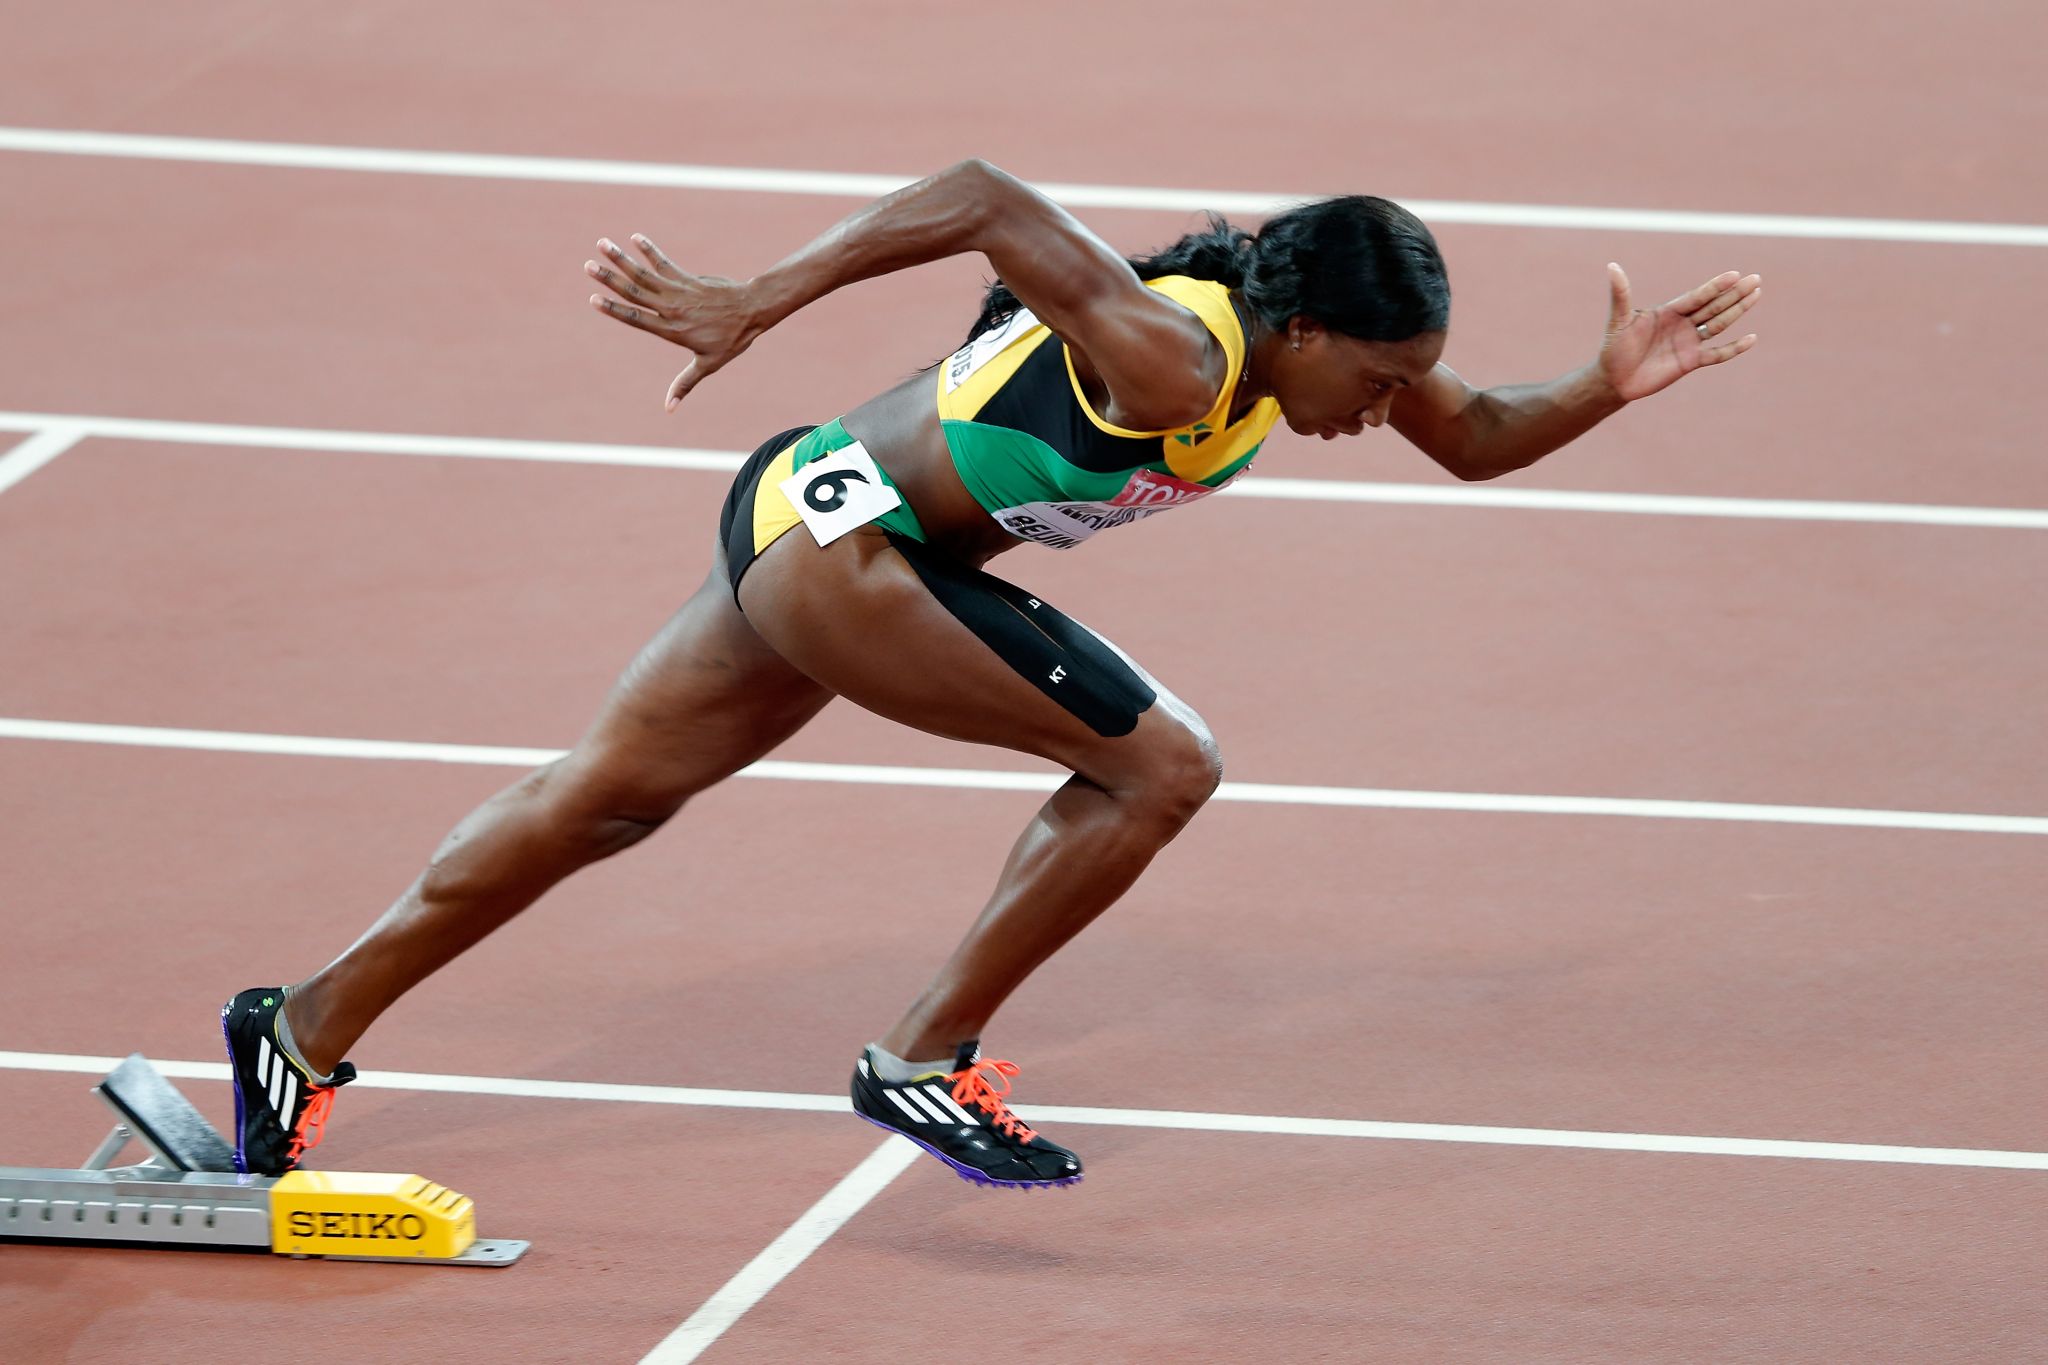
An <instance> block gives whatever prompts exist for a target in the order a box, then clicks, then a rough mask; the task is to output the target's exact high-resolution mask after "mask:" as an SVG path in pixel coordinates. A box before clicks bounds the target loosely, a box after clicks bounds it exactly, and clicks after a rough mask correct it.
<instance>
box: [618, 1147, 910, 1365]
mask: <svg viewBox="0 0 2048 1365" xmlns="http://www.w3.org/2000/svg"><path fill="white" fill-rule="evenodd" d="M918 1156H919V1152H918V1150H917V1148H916V1147H914V1146H912V1145H911V1143H910V1140H909V1139H908V1138H902V1139H898V1138H889V1139H887V1140H885V1141H884V1142H883V1143H882V1145H881V1146H879V1147H877V1148H875V1150H874V1151H872V1152H870V1153H868V1156H867V1159H866V1160H865V1161H863V1162H861V1163H860V1165H858V1166H856V1167H854V1168H853V1169H852V1170H851V1171H849V1172H847V1174H846V1178H845V1179H844V1180H841V1181H840V1182H839V1183H838V1184H837V1185H834V1186H833V1187H832V1188H831V1189H830V1190H828V1191H827V1192H826V1194H825V1197H824V1198H823V1199H820V1200H819V1201H818V1202H817V1203H815V1204H813V1205H811V1207H810V1209H809V1210H808V1211H806V1212H805V1214H804V1216H803V1217H801V1218H799V1219H797V1220H796V1221H795V1222H794V1223H792V1224H790V1225H789V1227H788V1228H787V1229H785V1230H784V1232H783V1234H782V1235H781V1236H780V1237H777V1238H776V1239H775V1240H774V1241H772V1242H770V1243H769V1244H768V1245H767V1246H766V1247H765V1248H763V1249H762V1252H761V1254H760V1255H758V1256H756V1257H755V1258H754V1259H753V1260H751V1261H749V1262H747V1263H746V1265H744V1266H742V1267H741V1268H740V1272H739V1273H738V1274H737V1275H734V1276H733V1277H732V1278H731V1279H730V1280H727V1281H726V1282H725V1287H724V1288H722V1289H720V1290H719V1291H718V1292H717V1293H716V1294H713V1295H712V1296H711V1297H710V1298H708V1299H706V1300H705V1301H704V1306H703V1307H701V1308H699V1309H698V1310H697V1311H696V1312H694V1313H692V1314H690V1316H689V1317H688V1318H686V1319H685V1320H684V1322H683V1325H682V1326H680V1327H678V1328H676V1330H675V1331H673V1332H671V1333H669V1334H668V1336H666V1337H664V1338H663V1339H662V1341H661V1343H660V1344H659V1345H657V1346H656V1347H655V1348H654V1349H653V1350H651V1351H649V1352H648V1353H647V1354H646V1355H644V1356H642V1357H641V1358H640V1359H641V1365H648V1363H649V1362H652V1363H653V1365H685V1362H688V1361H692V1360H695V1359H696V1358H697V1357H698V1356H700V1355H702V1354H703V1353H704V1351H705V1349H706V1348H707V1347H709V1346H710V1345H711V1343H713V1342H714V1341H717V1340H718V1339H719V1338H720V1337H722V1336H724V1335H725V1332H726V1329H727V1328H729V1327H731V1326H732V1325H733V1324H734V1323H736V1322H738V1321H739V1320H740V1319H741V1318H742V1317H743V1316H745V1314H746V1312H747V1310H748V1309H750V1308H752V1307H753V1306H754V1305H755V1304H757V1303H759V1302H760V1301H761V1300H762V1298H763V1297H764V1296H765V1295H766V1294H767V1293H768V1291H769V1290H771V1289H773V1288H774V1287H775V1286H776V1285H778V1284H781V1283H782V1282H783V1280H785V1279H787V1278H788V1277H789V1273H790V1272H791V1271H792V1270H795V1269H796V1268H797V1267H798V1266H800V1265H802V1264H803V1263H804V1258H805V1257H807V1256H809V1255H810V1254H811V1253H812V1252H814V1251H816V1250H817V1249H818V1248H819V1247H821V1246H823V1245H824V1244H825V1241H826V1239H827V1238H829V1237H831V1235H832V1234H833V1233H835V1232H837V1231H839V1229H840V1228H842V1227H844V1226H845V1225H846V1220H847V1219H849V1218H851V1217H853V1215H855V1214H856V1213H859V1212H860V1211H861V1210H862V1209H863V1208H865V1207H866V1206H867V1203H868V1201H869V1200H871V1199H873V1198H874V1197H875V1196H876V1195H878V1194H880V1193H881V1192H882V1191H883V1190H884V1189H886V1188H888V1185H889V1182H890V1181H892V1180H894V1179H895V1178H896V1177H897V1176H899V1175H901V1174H903V1172H904V1171H905V1170H907V1169H908V1168H909V1166H910V1163H911V1162H913V1161H915V1160H917V1158H918Z"/></svg>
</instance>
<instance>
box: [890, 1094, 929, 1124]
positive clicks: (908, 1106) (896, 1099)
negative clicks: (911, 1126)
mask: <svg viewBox="0 0 2048 1365" xmlns="http://www.w3.org/2000/svg"><path fill="white" fill-rule="evenodd" d="M882 1093H883V1094H884V1095H887V1096H888V1097H889V1100H890V1102H891V1103H893V1104H894V1105H895V1106H896V1107H897V1108H898V1109H901V1110H902V1111H903V1112H904V1113H905V1114H908V1115H909V1116H910V1121H911V1122H912V1123H929V1122H931V1120H930V1118H929V1117H928V1116H927V1115H926V1114H925V1112H924V1110H922V1109H919V1108H918V1107H917V1106H915V1105H913V1104H912V1103H911V1102H910V1101H909V1100H906V1099H904V1098H903V1092H902V1091H901V1090H888V1089H884V1090H883V1091H882Z"/></svg>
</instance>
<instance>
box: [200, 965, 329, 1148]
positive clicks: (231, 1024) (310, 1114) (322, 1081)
mask: <svg viewBox="0 0 2048 1365" xmlns="http://www.w3.org/2000/svg"><path fill="white" fill-rule="evenodd" d="M283 1004H284V987H282V986H267V987H266V986H258V987H256V988H254V989H252V990H246V991H242V992H241V993H240V994H238V995H236V996H235V997H234V998H233V999H232V1000H229V1001H228V1002H227V1004H225V1005H222V1006H221V1009H220V1031H221V1034H222V1036H223V1037H225V1038H226V1040H227V1045H228V1070H229V1072H230V1074H231V1075H232V1076H233V1078H234V1082H235V1169H236V1170H238V1171H241V1172H243V1173H245V1174H249V1175H283V1174H284V1173H285V1172H286V1171H289V1170H292V1169H294V1168H295V1167H297V1166H298V1164H299V1158H300V1157H301V1156H303V1155H304V1154H305V1152H306V1150H307V1149H308V1148H310V1147H314V1146H316V1145H318V1143H319V1141H320V1138H321V1135H322V1132H323V1130H324V1128H325V1126H326V1123H327V1111H328V1110H329V1109H331V1108H333V1106H334V1090H335V1087H336V1086H341V1085H346V1084H348V1083H349V1082H350V1081H352V1080H354V1079H355V1076H356V1069H355V1068H354V1067H352V1066H350V1065H349V1064H348V1063H347V1062H340V1063H337V1064H336V1065H335V1067H334V1070H333V1072H332V1073H331V1074H330V1075H327V1076H324V1077H323V1076H320V1075H317V1074H315V1073H312V1072H309V1071H307V1070H306V1069H305V1068H304V1067H303V1066H301V1065H299V1063H298V1062H296V1061H294V1060H293V1059H292V1058H291V1057H290V1056H289V1055H287V1054H286V1052H285V1050H284V1048H283V1047H282V1046H280V1045H279V1043H278V1041H277V1019H278V1014H279V1012H280V1010H281V1009H282V1006H283Z"/></svg>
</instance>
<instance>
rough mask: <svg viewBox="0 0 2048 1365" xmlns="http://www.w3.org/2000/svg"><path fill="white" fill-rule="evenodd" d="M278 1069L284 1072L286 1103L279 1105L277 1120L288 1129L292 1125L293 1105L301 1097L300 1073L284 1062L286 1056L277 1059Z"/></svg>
mask: <svg viewBox="0 0 2048 1365" xmlns="http://www.w3.org/2000/svg"><path fill="white" fill-rule="evenodd" d="M277 1069H278V1070H279V1071H282V1072H283V1073H284V1103H283V1104H280V1105H279V1106H277V1121H278V1122H279V1123H280V1124H282V1125H283V1126H284V1127H285V1129H286V1130H287V1131H289V1130H290V1128H291V1126H292V1105H294V1104H295V1103H297V1102H298V1098H299V1073H298V1072H296V1071H294V1070H292V1069H291V1068H290V1067H288V1066H286V1065H285V1064H284V1058H282V1057H280V1058H278V1059H277Z"/></svg>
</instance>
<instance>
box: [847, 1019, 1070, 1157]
mask: <svg viewBox="0 0 2048 1365" xmlns="http://www.w3.org/2000/svg"><path fill="white" fill-rule="evenodd" d="M953 1066H954V1069H953V1070H952V1071H951V1072H946V1071H938V1070H934V1071H929V1072H926V1073H924V1074H923V1075H920V1076H916V1077H913V1078H912V1079H910V1080H908V1081H903V1082H891V1081H885V1080H883V1079H882V1076H881V1072H880V1071H879V1070H878V1068H877V1065H876V1059H875V1055H874V1049H873V1048H872V1047H870V1048H868V1049H867V1050H866V1051H864V1052H862V1053H861V1057H860V1061H859V1062H857V1063H856V1064H855V1065H854V1068H853V1112H854V1113H856V1114H859V1115H860V1116H861V1117H862V1118H864V1119H866V1120H867V1121H868V1122H869V1123H872V1124H874V1125H876V1126H877V1127H880V1128H887V1129H888V1130H889V1131H890V1132H892V1133H901V1134H902V1135H903V1136H905V1137H907V1138H909V1139H910V1140H911V1141H912V1142H915V1143H916V1144H917V1145H918V1146H920V1147H922V1148H924V1149H925V1150H926V1151H927V1152H930V1153H931V1154H932V1155H933V1156H935V1157H937V1158H938V1159H939V1160H941V1161H943V1162H945V1163H946V1164H947V1165H948V1166H951V1167H952V1168H953V1169H954V1171H956V1172H957V1173H958V1174H959V1176H960V1178H961V1179H962V1180H967V1181H972V1182H973V1183H975V1184H977V1185H996V1186H1001V1187H1003V1188H1005V1189H1020V1190H1040V1189H1056V1188H1058V1187H1060V1186H1064V1185H1072V1184H1075V1183H1076V1182H1078V1181H1079V1180H1080V1179H1081V1159H1080V1158H1079V1157H1077V1156H1075V1155H1074V1154H1073V1153H1072V1152H1070V1151H1068V1150H1067V1149H1066V1148H1064V1147H1061V1146H1058V1145H1056V1144H1054V1143H1051V1142H1047V1141H1046V1140H1045V1139H1044V1138H1042V1137H1040V1136H1039V1135H1038V1134H1037V1133H1036V1132H1035V1131H1033V1130H1032V1129H1031V1128H1029V1127H1027V1126H1026V1125H1025V1123H1024V1121H1023V1120H1022V1119H1020V1118H1018V1117H1017V1116H1016V1115H1015V1114H1013V1113H1011V1112H1010V1107H1009V1105H1008V1104H1006V1103H1004V1100H1003V1097H1004V1096H1005V1095H1007V1094H1009V1092H1010V1077H1012V1076H1014V1075H1016V1074H1017V1067H1016V1066H1015V1064H1013V1063H1010V1062H995V1061H988V1062H985V1061H981V1060H980V1048H979V1045H978V1044H976V1043H972V1042H969V1043H963V1044H961V1046H960V1053H959V1056H958V1058H957V1059H956V1060H955V1061H954V1063H953ZM997 1087H1000V1089H998V1088H997Z"/></svg>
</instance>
